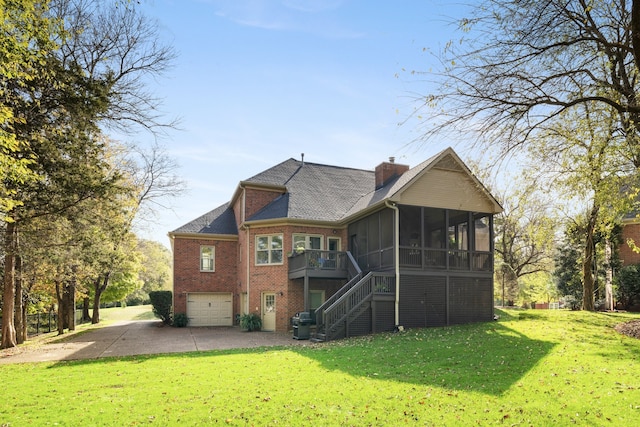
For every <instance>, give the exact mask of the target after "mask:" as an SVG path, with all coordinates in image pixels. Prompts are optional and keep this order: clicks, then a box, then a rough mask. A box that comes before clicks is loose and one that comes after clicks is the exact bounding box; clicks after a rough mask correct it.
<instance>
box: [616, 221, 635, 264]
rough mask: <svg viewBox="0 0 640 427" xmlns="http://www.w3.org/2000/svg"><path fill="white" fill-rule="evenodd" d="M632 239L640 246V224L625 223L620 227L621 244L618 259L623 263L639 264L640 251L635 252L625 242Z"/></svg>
mask: <svg viewBox="0 0 640 427" xmlns="http://www.w3.org/2000/svg"><path fill="white" fill-rule="evenodd" d="M630 239H631V240H633V241H634V243H635V245H637V246H638V247H640V224H633V223H632V224H625V226H624V227H623V229H622V245H620V259H621V261H622V264H623V265H634V264H640V253H636V252H634V251H633V249H631V247H630V246H629V245H628V244H627V241H628V240H630Z"/></svg>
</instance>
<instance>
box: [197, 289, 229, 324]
mask: <svg viewBox="0 0 640 427" xmlns="http://www.w3.org/2000/svg"><path fill="white" fill-rule="evenodd" d="M187 317H189V326H231V325H233V296H232V294H230V293H198V294H188V296H187Z"/></svg>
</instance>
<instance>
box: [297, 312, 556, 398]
mask: <svg viewBox="0 0 640 427" xmlns="http://www.w3.org/2000/svg"><path fill="white" fill-rule="evenodd" d="M554 346H555V343H553V342H549V341H541V340H535V339H531V338H528V337H527V336H525V335H522V334H520V333H518V332H516V331H514V330H512V329H510V328H508V327H506V326H504V325H502V324H500V322H493V323H481V324H472V325H462V326H454V327H445V328H429V329H416V330H409V331H406V332H404V333H399V334H382V335H376V336H369V337H363V338H357V339H353V340H348V341H344V342H341V341H337V342H334V343H330V344H329V345H327V346H326V347H324V348H323V347H321V348H319V349H317V350H316V351H309V350H306V349H301V350H299V351H298V350H295V351H298V352H299V353H301V354H303V355H304V356H307V357H309V358H312V359H314V360H316V361H318V362H319V363H321V364H322V366H324V367H325V368H326V369H329V370H340V371H343V372H347V373H349V374H350V375H353V376H354V377H368V378H375V379H381V380H389V381H402V382H407V383H412V384H416V385H423V386H424V385H429V386H436V387H443V388H447V389H449V390H464V391H476V392H480V393H486V394H491V395H500V394H502V393H504V392H505V391H507V390H509V389H510V388H511V387H513V385H515V384H516V383H517V382H518V381H520V379H521V378H522V377H523V376H524V375H525V374H526V373H527V372H529V371H530V370H531V369H532V368H533V367H534V366H535V365H536V364H538V363H539V362H540V360H541V359H543V358H544V357H545V356H546V355H547V354H548V353H549V352H550V351H551V349H552V348H553V347H554Z"/></svg>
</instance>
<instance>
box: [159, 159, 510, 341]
mask: <svg viewBox="0 0 640 427" xmlns="http://www.w3.org/2000/svg"><path fill="white" fill-rule="evenodd" d="M501 210H502V208H501V206H500V205H499V204H498V202H497V201H496V200H495V199H494V198H493V196H491V194H490V193H489V192H488V191H487V190H486V188H485V187H484V186H483V185H482V184H481V183H480V182H479V181H478V180H477V178H476V177H475V176H474V175H473V174H472V173H471V172H470V170H469V169H468V168H467V167H466V166H465V165H464V163H463V162H462V161H461V160H460V158H459V157H458V156H457V154H456V153H455V152H454V151H453V150H452V149H451V148H448V149H446V150H444V151H442V152H440V153H438V154H437V155H435V156H433V157H431V158H430V159H428V160H426V161H424V162H422V163H421V164H419V165H417V166H415V167H413V168H409V166H407V165H401V164H397V163H395V162H394V160H393V159H389V161H388V162H383V163H381V164H380V165H378V166H377V167H376V168H375V170H374V171H371V170H359V169H351V168H344V167H337V166H330V165H322V164H315V163H308V162H304V161H303V160H302V161H301V160H295V159H288V160H286V161H284V162H282V163H280V164H278V165H276V166H273V167H272V168H269V169H267V170H265V171H263V172H261V173H259V174H257V175H255V176H253V177H251V178H249V179H247V180H244V181H241V182H240V183H239V184H238V187H237V188H236V191H235V192H234V194H233V196H232V197H231V200H230V201H229V202H228V203H226V204H224V205H222V206H220V207H218V208H216V209H214V210H212V211H211V212H208V213H206V214H204V215H203V216H201V217H199V218H196V219H194V220H193V221H191V222H189V223H187V224H185V225H183V226H182V227H180V228H178V229H176V230H174V231H172V232H170V233H169V237H170V239H171V242H172V248H173V256H174V262H173V264H174V280H173V283H174V302H173V309H174V313H186V314H187V316H188V317H189V320H190V325H191V326H216V325H232V324H234V323H235V320H236V318H237V317H238V316H239V315H240V314H242V313H249V312H255V313H257V314H259V315H260V316H261V318H262V321H263V330H267V331H287V330H289V329H290V327H291V323H290V319H291V317H292V316H293V315H294V314H295V313H297V312H302V311H306V312H310V313H311V314H312V318H313V319H314V322H315V324H316V329H317V337H318V338H320V339H323V338H324V339H336V338H341V337H347V336H354V335H362V334H368V333H375V332H379V331H388V330H393V329H394V328H395V327H396V326H399V325H402V326H403V327H405V328H411V327H428V326H440V325H448V324H455V323H467V322H477V321H488V320H491V319H492V318H493V250H494V248H493V215H494V214H496V213H499V212H501Z"/></svg>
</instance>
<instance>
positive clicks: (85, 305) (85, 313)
mask: <svg viewBox="0 0 640 427" xmlns="http://www.w3.org/2000/svg"><path fill="white" fill-rule="evenodd" d="M90 301H91V299H90V298H89V297H84V298H83V299H82V321H83V322H90V321H91V316H89V302H90Z"/></svg>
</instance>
